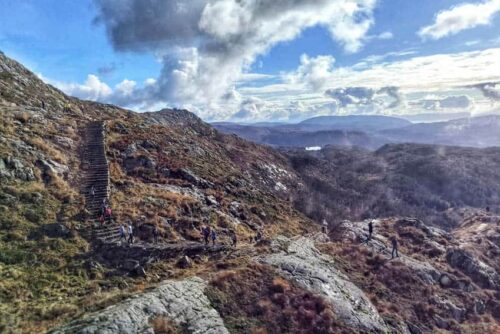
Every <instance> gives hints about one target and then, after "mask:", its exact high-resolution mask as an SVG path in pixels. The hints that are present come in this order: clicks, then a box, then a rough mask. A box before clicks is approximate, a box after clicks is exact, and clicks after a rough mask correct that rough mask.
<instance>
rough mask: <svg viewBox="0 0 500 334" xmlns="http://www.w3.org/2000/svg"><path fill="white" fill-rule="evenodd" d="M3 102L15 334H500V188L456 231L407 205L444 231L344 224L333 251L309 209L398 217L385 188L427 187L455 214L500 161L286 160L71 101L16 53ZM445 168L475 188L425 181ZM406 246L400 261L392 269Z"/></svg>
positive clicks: (4, 69)
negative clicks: (101, 215) (100, 202)
mask: <svg viewBox="0 0 500 334" xmlns="http://www.w3.org/2000/svg"><path fill="white" fill-rule="evenodd" d="M0 89H1V90H0V113H1V115H2V117H1V119H0V141H1V143H2V145H0V180H1V185H0V332H2V333H44V332H53V333H103V332H107V333H137V332H141V333H158V334H159V333H411V334H415V333H428V332H432V331H436V332H437V331H442V332H447V331H448V332H454V333H475V332H484V333H489V332H491V333H493V332H495V331H498V330H500V327H499V321H500V314H499V304H498V299H499V295H498V294H499V279H498V272H499V269H500V268H499V263H498V260H497V258H498V251H499V250H498V240H499V239H498V238H499V235H500V231H499V227H498V221H499V218H498V217H497V216H496V215H494V214H493V213H481V214H476V213H474V211H473V210H469V209H464V208H463V206H467V205H469V206H477V207H479V206H481V205H483V204H485V203H488V204H490V206H491V209H492V211H493V210H497V209H498V208H497V207H496V206H495V203H498V201H496V200H495V197H493V196H492V194H495V191H496V188H495V183H494V182H486V181H484V182H483V181H477V182H476V183H477V188H474V187H473V186H472V185H471V184H466V185H464V186H466V187H467V189H470V191H471V192H472V191H474V192H479V190H481V189H483V191H485V192H484V194H483V193H481V194H482V195H481V196H482V197H479V196H477V195H475V196H473V198H475V199H477V202H472V200H470V199H463V202H457V203H458V204H457V207H459V206H462V208H460V209H457V210H454V220H453V224H450V225H449V226H450V227H455V228H454V229H453V230H450V231H449V232H445V231H443V230H440V229H437V228H430V227H428V226H427V225H426V224H425V223H426V222H428V221H431V222H435V221H434V220H433V218H432V217H434V214H435V213H436V212H438V211H436V210H437V209H435V208H434V207H433V206H432V205H428V206H426V205H423V204H422V205H421V204H419V205H420V206H418V205H414V203H413V202H411V201H409V200H408V202H405V206H404V208H406V209H408V215H416V216H418V215H419V214H420V213H421V212H420V211H418V210H417V209H416V208H426V210H430V211H426V212H428V213H429V215H430V217H431V219H429V220H427V217H425V218H426V220H424V222H422V221H420V220H416V219H396V218H387V219H384V220H379V221H376V223H375V235H374V238H373V239H372V240H371V241H369V242H368V243H363V241H364V240H365V239H366V235H365V234H366V233H365V231H366V222H358V223H354V222H349V221H345V222H342V224H337V225H336V226H335V228H334V229H331V230H330V233H329V235H325V234H321V233H319V226H318V225H317V224H315V223H314V219H319V218H322V216H319V215H314V214H313V212H314V211H315V210H312V211H311V210H310V209H311V208H317V210H316V211H319V208H320V205H323V206H324V207H325V208H327V209H328V210H332V211H331V212H332V213H334V212H335V215H333V214H332V215H331V216H328V217H329V218H332V219H331V221H332V222H333V221H337V222H341V219H343V218H344V217H351V218H353V219H352V221H358V219H354V218H358V217H361V216H366V217H368V216H373V217H375V216H382V213H384V214H387V215H389V213H390V214H401V215H404V214H403V212H402V211H403V207H401V208H400V209H401V211H399V212H395V211H382V209H379V208H378V206H376V205H374V206H371V207H369V208H370V210H372V211H366V210H365V211H361V210H359V208H358V207H357V206H356V205H357V201H354V202H348V200H349V199H350V198H363V197H362V196H367V197H366V198H370V199H372V198H375V199H377V200H376V201H374V202H372V204H373V203H380V204H384V203H386V202H383V201H384V197H383V196H382V195H383V194H388V193H389V191H385V192H384V191H382V190H380V188H379V187H382V186H383V185H384V183H383V182H387V184H389V185H391V187H393V188H394V189H393V190H392V191H393V192H394V193H395V194H396V195H394V196H395V197H390V198H389V199H391V200H396V199H397V198H403V199H405V200H406V197H404V196H403V194H408V193H409V192H408V193H404V192H400V193H398V192H397V187H396V185H397V184H399V183H398V181H397V180H398V179H397V178H396V176H400V175H402V176H405V177H407V178H408V180H413V182H414V183H412V184H418V185H419V186H420V187H419V188H416V195H415V196H423V197H427V196H428V195H429V193H432V194H436V195H435V196H438V195H439V196H441V197H440V198H444V199H443V201H444V200H445V199H446V200H448V199H449V198H448V197H445V194H444V193H445V192H447V191H448V190H449V189H457V187H459V186H460V184H461V183H460V182H462V181H463V180H471V181H474V180H475V179H474V178H476V177H477V175H479V174H481V175H483V176H482V177H484V178H488V180H491V179H493V178H494V177H496V174H495V173H496V171H497V170H498V169H495V168H494V167H495V166H496V165H495V163H496V161H497V160H496V158H494V155H495V151H494V150H492V151H489V150H485V151H480V150H470V151H467V152H465V153H466V154H465V157H464V158H463V159H470V160H472V159H473V158H474V159H475V161H476V162H477V164H478V165H475V166H472V167H470V168H469V167H468V166H469V160H460V158H459V157H460V156H463V155H464V152H463V151H458V149H450V151H446V150H445V151H442V148H429V147H421V146H408V147H406V148H404V149H403V147H401V148H394V147H388V148H385V149H383V150H380V151H378V152H377V153H375V154H372V153H367V152H365V151H352V150H345V151H338V152H337V151H331V152H330V151H328V150H326V151H321V153H318V155H317V156H314V155H308V156H302V155H300V154H298V153H296V152H278V151H275V150H273V149H271V148H268V147H264V146H260V145H257V144H253V143H249V142H247V141H245V140H243V139H240V138H238V137H236V136H232V135H224V134H221V133H219V132H218V131H216V130H215V129H213V128H212V127H211V126H209V125H207V124H205V123H203V122H202V121H201V120H200V119H199V118H197V117H196V116H195V115H193V114H191V113H189V112H187V111H183V110H163V111H160V112H155V113H145V114H137V113H134V112H131V111H127V110H123V109H121V108H118V107H115V106H110V105H102V104H98V103H94V102H89V101H80V100H77V99H74V98H71V97H67V96H65V95H64V94H63V93H61V92H60V91H58V90H57V89H55V88H53V87H51V86H49V85H46V84H44V83H43V82H42V81H41V80H39V79H38V78H37V77H36V76H34V75H33V74H32V73H30V72H29V71H28V70H26V69H25V68H24V67H22V65H20V64H18V63H16V62H15V61H13V60H11V59H9V58H7V57H6V56H4V55H3V54H0ZM90 124H92V129H99V131H101V130H100V129H101V127H100V124H102V125H103V127H104V135H103V141H102V144H103V146H102V145H101V143H96V141H97V139H96V138H90V139H89V138H88V135H89V133H94V132H93V131H90V132H89V131H88V126H89V125H90ZM97 125H99V126H97ZM99 141H101V139H99ZM97 144H99V147H100V148H101V149H102V147H104V148H105V152H104V153H105V157H106V159H105V162H106V163H105V164H104V163H103V162H104V161H103V160H99V161H98V166H99V168H103V166H105V167H106V168H108V170H109V199H110V204H111V208H112V210H113V217H112V219H111V221H110V222H106V223H105V224H104V226H101V224H100V223H99V222H97V221H95V220H94V219H93V217H92V215H91V214H90V213H89V212H88V205H86V199H87V200H88V198H89V188H90V187H91V186H92V184H93V183H92V182H97V181H98V182H101V181H102V179H101V178H100V177H101V175H100V174H90V175H94V176H95V177H96V178H91V179H89V178H88V175H89V173H88V170H89V168H93V167H92V166H93V165H94V164H95V163H94V162H93V161H89V159H90V160H92V159H95V158H96V156H92V155H91V156H89V155H88V152H89V151H88V149H89V147H92V145H97ZM440 150H441V151H440ZM455 150H457V151H455ZM329 152H330V153H329ZM440 152H441V153H440ZM323 154H324V155H325V156H322V155H323ZM330 154H331V155H330ZM436 157H441V159H442V160H439V159H438V160H436V161H437V162H436V164H437V166H441V168H444V166H446V165H447V164H448V163H449V162H450V161H453V162H455V164H456V165H459V163H458V162H457V161H462V165H459V166H462V174H459V173H458V172H457V174H453V173H452V174H450V177H452V176H453V177H458V176H460V177H461V178H460V179H458V181H457V183H450V182H445V183H444V184H443V188H439V189H438V190H436V189H434V188H432V187H433V186H432V185H433V184H435V183H436V182H437V181H436V178H437V177H438V176H439V175H441V174H436V178H434V179H432V178H429V179H427V176H426V174H425V173H423V172H419V173H417V174H412V172H414V168H410V167H409V166H413V165H416V166H421V165H422V168H423V169H422V171H425V170H426V169H425V168H432V169H433V170H434V169H435V168H436V167H435V166H434V165H433V166H427V167H426V166H425V164H424V162H425V161H426V159H430V158H432V159H437V158H436ZM447 159H448V160H447ZM449 159H453V160H449ZM401 161H407V163H408V164H407V165H405V164H402V163H401ZM480 162H481V163H482V164H486V165H488V166H489V167H490V168H491V171H490V172H489V174H488V173H486V174H482V173H485V171H484V170H482V169H481V168H479V166H480V164H479V163H480ZM339 166H341V167H342V168H339ZM404 166H406V168H405V167H404ZM348 168H351V169H350V174H346V173H347V171H348ZM341 169H343V171H341ZM437 170H438V171H439V169H437ZM457 170H458V169H457ZM333 171H335V174H334V172H333ZM388 171H391V172H390V173H389V172H388ZM336 175H338V178H337V176H336ZM387 175H389V176H390V177H394V179H393V180H392V179H390V178H389V179H386V180H384V178H385V177H389V176H387ZM464 175H465V176H464ZM105 176H106V182H108V181H107V180H108V178H107V177H108V173H106V175H105ZM401 178H402V177H401ZM315 179H317V180H320V181H322V180H325V181H326V182H317V183H314V180H315ZM333 180H335V181H336V182H337V183H333ZM478 180H482V179H478ZM485 180H486V179H485ZM363 182H366V183H363ZM371 182H374V184H372V183H371ZM408 182H410V181H408ZM322 184H326V185H327V186H325V187H322ZM106 186H108V185H106ZM360 187H362V188H360ZM446 187H448V188H446ZM373 189H376V190H377V191H380V192H376V191H374V190H373ZM391 189H392V188H391ZM429 189H430V190H429ZM458 189H462V188H458ZM484 189H487V190H484ZM98 190H99V191H101V189H100V188H99V189H98ZM336 191H340V192H339V193H338V194H339V195H340V194H342V197H341V198H342V200H344V202H341V201H340V200H339V201H338V202H339V203H341V206H338V207H336V206H332V204H331V203H332V202H333V201H332V200H328V199H327V198H323V197H322V196H326V194H329V193H330V192H331V193H332V194H337V193H336ZM426 191H427V192H426ZM439 191H441V193H440V192H439ZM487 191H489V193H488V192H487ZM420 192H421V193H422V195H419V193H420ZM306 194H307V196H309V198H306V197H302V202H303V203H305V204H307V205H303V203H301V201H300V200H299V198H301V197H299V196H305V195H306ZM351 194H357V195H356V196H359V197H349V196H351ZM98 196H102V194H100V193H99V195H98ZM368 196H372V197H368ZM396 196H400V197H396ZM405 196H406V195H405ZM488 196H489V198H490V199H489V200H487V199H486V198H487V197H488ZM380 198H381V199H380ZM457 198H459V197H457ZM310 199H312V200H314V201H317V205H316V204H315V205H316V206H311V203H315V202H314V201H310ZM455 200H456V201H458V199H455ZM377 201H378V202H377ZM449 201H450V202H451V199H449ZM495 201H496V202H495ZM367 203H368V200H367ZM387 203H392V202H387ZM294 205H295V206H294ZM335 205H338V204H335ZM412 205H413V206H412ZM350 206H352V208H353V210H352V211H348V210H347V208H348V207H350ZM429 208H431V209H432V210H431V209H429ZM334 210H338V211H334ZM342 210H344V211H342ZM377 210H380V211H377ZM412 210H413V211H412ZM422 210H423V209H422ZM433 210H434V211H433ZM476 211H477V210H476ZM320 212H321V211H320ZM439 212H441V211H439ZM405 216H406V215H405ZM308 217H311V218H308ZM370 218H371V217H370ZM125 223H126V224H131V225H132V226H133V227H134V230H135V233H134V236H135V239H136V240H135V242H134V244H130V245H129V244H128V243H127V242H125V241H122V240H120V239H119V234H118V226H119V225H120V224H125ZM203 225H209V226H211V227H212V228H214V229H216V231H217V234H218V239H217V242H216V245H215V246H205V245H204V244H203V238H202V234H201V232H200V228H201V227H202V226H203ZM155 227H156V229H157V230H158V231H159V234H160V237H159V241H158V243H153V240H152V239H153V238H152V237H153V234H152V231H153V230H154V229H155ZM332 227H333V224H332ZM233 235H237V239H238V245H237V246H236V247H232V246H230V243H231V241H232V236H233ZM257 235H259V236H261V238H260V240H258V241H257V242H256V240H255V237H256V236H257ZM394 236H396V237H397V238H398V240H399V242H400V253H401V258H398V259H395V260H390V255H389V253H390V249H389V248H388V247H389V242H388V240H389V238H391V237H394Z"/></svg>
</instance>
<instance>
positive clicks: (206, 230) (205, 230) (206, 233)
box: [201, 226, 210, 245]
mask: <svg viewBox="0 0 500 334" xmlns="http://www.w3.org/2000/svg"><path fill="white" fill-rule="evenodd" d="M201 232H202V233H203V239H204V240H205V245H208V243H209V241H208V238H209V237H210V227H209V226H203V227H202V228H201Z"/></svg>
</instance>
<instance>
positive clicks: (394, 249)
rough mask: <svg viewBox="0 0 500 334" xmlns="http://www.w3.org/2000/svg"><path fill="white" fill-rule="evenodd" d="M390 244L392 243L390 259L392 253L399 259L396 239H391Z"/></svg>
mask: <svg viewBox="0 0 500 334" xmlns="http://www.w3.org/2000/svg"><path fill="white" fill-rule="evenodd" d="M391 242H392V252H391V256H392V257H391V259H394V253H396V257H399V254H398V240H397V239H396V237H392V239H391Z"/></svg>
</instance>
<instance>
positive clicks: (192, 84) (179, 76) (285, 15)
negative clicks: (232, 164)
mask: <svg viewBox="0 0 500 334" xmlns="http://www.w3.org/2000/svg"><path fill="white" fill-rule="evenodd" d="M95 1H96V4H97V7H98V9H99V11H100V16H99V18H98V21H99V22H102V23H103V24H104V25H105V27H106V29H107V32H108V35H109V36H110V39H111V42H112V43H113V45H114V47H115V49H117V50H120V51H134V52H149V53H152V54H154V55H156V56H158V57H159V58H160V59H161V60H162V63H163V69H162V72H161V74H160V76H159V78H158V79H157V82H156V84H155V86H156V87H155V89H148V91H147V92H144V91H141V89H138V92H137V94H138V95H140V96H142V97H143V98H144V99H147V100H148V101H147V103H153V102H158V101H162V102H168V103H171V104H172V105H178V106H186V105H187V104H194V105H195V106H197V107H198V109H199V110H202V111H201V113H202V114H201V115H200V116H203V117H206V116H207V115H208V114H212V113H213V112H215V110H214V109H218V110H219V111H220V113H221V114H222V113H225V106H222V105H220V103H221V98H222V96H224V95H225V94H226V93H227V92H228V91H230V90H231V89H232V87H233V86H234V84H235V83H237V82H241V81H244V80H246V78H248V75H245V74H244V73H245V72H247V70H248V69H249V67H250V65H251V64H252V63H254V61H255V60H256V58H257V57H258V56H259V55H262V54H264V53H266V52H267V51H268V50H270V49H271V48H272V47H273V46H274V45H276V44H277V43H280V42H284V41H290V40H293V39H295V38H296V37H297V36H299V35H300V33H301V32H302V31H303V30H305V29H307V28H310V27H313V26H321V27H323V28H325V29H327V30H328V31H329V33H330V35H331V37H332V39H333V40H335V41H336V42H337V43H339V44H340V45H341V46H343V48H344V49H345V50H346V51H347V52H356V51H358V50H360V48H361V47H362V46H363V41H364V38H365V36H366V35H367V33H368V30H369V29H370V28H371V27H372V25H373V23H374V21H373V15H372V12H373V9H374V7H375V6H376V3H377V1H376V0H316V1H310V0H293V1H284V0H262V1H249V0H244V1H235V0H211V1H205V0H189V1H188V0H178V1H142V0H95ZM383 37H386V38H387V37H389V36H388V34H385V35H384V36H383ZM209 109H210V110H209Z"/></svg>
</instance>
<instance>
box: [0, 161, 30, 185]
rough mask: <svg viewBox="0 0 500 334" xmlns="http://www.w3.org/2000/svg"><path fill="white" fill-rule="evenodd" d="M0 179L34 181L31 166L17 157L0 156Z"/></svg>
mask: <svg viewBox="0 0 500 334" xmlns="http://www.w3.org/2000/svg"><path fill="white" fill-rule="evenodd" d="M0 179H18V180H21V181H35V180H36V177H35V173H34V171H33V168H31V167H29V166H27V164H26V163H25V162H23V161H21V160H20V159H18V158H14V157H6V158H1V157H0Z"/></svg>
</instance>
